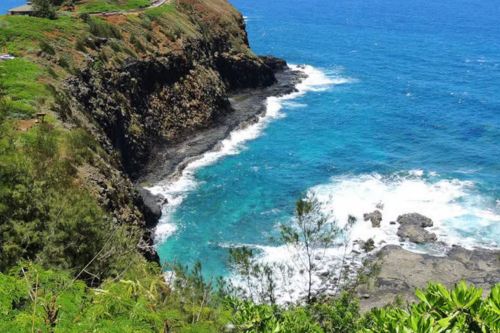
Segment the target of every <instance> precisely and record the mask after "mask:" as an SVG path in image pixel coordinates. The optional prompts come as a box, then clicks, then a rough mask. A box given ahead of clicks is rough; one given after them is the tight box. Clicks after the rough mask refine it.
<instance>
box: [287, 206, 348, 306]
mask: <svg viewBox="0 0 500 333" xmlns="http://www.w3.org/2000/svg"><path fill="white" fill-rule="evenodd" d="M321 208H322V207H321V205H320V203H319V201H318V200H317V199H316V198H315V197H313V196H312V197H308V198H305V199H301V200H299V201H297V203H296V206H295V218H294V219H293V224H292V225H281V240H282V241H283V242H284V243H285V244H287V245H289V246H290V247H292V249H294V253H295V257H296V259H297V260H296V261H295V262H296V263H297V265H298V266H299V272H300V273H302V272H305V274H306V288H305V289H306V302H307V303H311V302H312V301H313V299H314V291H313V284H314V278H315V275H316V273H317V272H318V270H319V267H318V265H317V264H316V262H315V261H317V260H321V259H322V258H323V257H324V254H325V250H326V249H329V248H332V247H333V246H334V245H335V241H336V239H337V237H338V236H339V235H340V233H341V232H342V230H341V229H339V228H338V227H337V225H336V224H335V222H334V221H332V219H331V217H330V216H328V215H326V214H325V213H324V212H323V211H322V209H321ZM327 274H328V275H330V273H327Z"/></svg>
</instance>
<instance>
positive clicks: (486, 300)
mask: <svg viewBox="0 0 500 333" xmlns="http://www.w3.org/2000/svg"><path fill="white" fill-rule="evenodd" d="M52 3H53V7H51V8H50V10H49V12H51V13H52V10H53V11H54V12H53V13H55V16H54V17H52V18H44V17H36V16H0V32H1V33H0V49H1V52H2V53H5V54H9V55H10V56H11V57H9V58H8V59H5V60H0V313H1V315H2V316H1V318H0V331H2V332H249V333H250V332H255V333H257V332H290V333H292V332H304V333H305V332H318V333H321V332H465V331H474V332H500V328H499V327H500V319H499V318H500V288H499V286H498V285H497V286H496V287H494V288H492V290H491V292H490V293H488V294H485V295H482V290H479V289H476V288H475V287H473V286H466V285H465V284H458V285H457V287H456V288H455V289H452V290H450V291H448V290H447V289H446V288H445V287H443V286H441V285H431V286H429V288H428V289H427V290H426V291H424V292H419V293H418V294H417V297H418V299H419V301H420V303H419V304H417V305H414V306H411V307H410V306H408V307H404V305H403V304H396V305H395V306H393V307H388V308H387V309H375V310H372V311H370V312H368V313H366V314H360V309H359V302H358V300H357V299H356V297H354V295H355V293H354V290H352V289H350V288H347V289H346V290H345V292H342V293H338V294H335V295H333V296H331V295H330V296H326V295H323V296H321V297H317V298H311V299H308V300H307V304H287V306H280V305H277V304H275V302H274V299H273V298H272V297H271V298H270V299H271V300H270V302H269V303H270V304H256V303H254V302H253V301H252V300H251V299H245V298H243V297H237V296H238V295H240V294H239V293H238V292H237V290H236V289H237V288H235V286H232V285H231V284H230V283H228V282H227V281H223V280H215V278H214V280H213V281H207V280H206V279H205V278H204V277H203V274H202V267H201V265H195V266H194V267H191V268H186V267H183V266H182V265H177V264H168V266H166V267H160V262H159V258H158V255H157V254H156V251H155V249H154V246H153V229H154V227H155V226H156V224H157V222H158V219H159V217H160V214H161V211H160V208H159V207H158V203H157V202H155V200H157V198H154V197H153V198H152V197H150V196H149V195H148V194H147V193H145V192H144V191H142V186H145V185H148V184H144V183H142V182H144V181H145V179H148V177H145V173H146V172H150V171H151V168H152V166H153V167H154V168H160V167H162V166H163V167H164V168H165V169H168V172H167V171H165V170H163V171H162V172H163V173H162V172H160V174H162V176H164V175H165V174H168V173H169V172H172V170H174V169H175V167H176V165H178V164H181V163H182V162H183V161H182V159H181V158H180V159H179V160H173V161H172V159H171V155H168V154H169V153H170V151H169V149H174V148H176V147H179V146H180V147H181V148H182V149H185V147H192V146H194V145H196V144H197V143H199V142H202V143H201V146H202V147H203V148H200V149H201V150H206V149H208V148H210V147H213V146H214V145H215V144H216V142H217V140H219V139H220V136H221V135H223V134H227V132H228V131H230V130H231V129H233V128H235V127H236V126H238V125H239V124H240V123H244V122H246V121H252V119H253V118H252V117H254V116H255V115H256V114H259V112H262V110H261V109H262V105H261V104H258V105H252V101H253V100H252V99H251V98H250V99H247V100H246V101H244V102H243V103H240V104H239V105H238V106H237V107H235V106H234V103H233V104H232V103H231V102H230V100H232V99H234V98H232V97H235V96H236V97H237V98H236V99H242V98H243V97H241V96H243V95H245V94H246V95H250V96H252V98H253V97H255V96H257V99H258V100H260V101H262V99H263V98H265V97H267V96H269V95H275V94H282V93H283V92H285V91H287V92H290V91H292V90H293V89H294V83H296V82H297V80H299V79H300V77H297V75H296V73H292V72H291V71H286V63H285V62H284V61H283V60H280V59H276V58H273V57H270V56H266V57H260V56H257V55H255V54H254V53H253V52H252V50H251V49H250V46H249V42H248V37H247V33H246V31H245V22H244V20H243V17H242V15H241V14H240V13H239V12H238V11H237V10H236V9H235V8H234V7H232V6H231V5H230V4H229V3H228V2H227V1H226V0H175V1H173V0H168V1H153V2H150V1H149V0H80V1H74V2H73V1H57V0H56V1H52ZM277 83H278V84H277ZM245 109H250V111H246V110H245ZM245 112H247V113H245ZM218 126H222V127H223V130H222V131H220V133H216V134H214V133H213V132H210V131H215V129H216V128H217V127H218ZM207 133H209V134H210V135H211V136H212V138H211V139H210V138H209V137H208V136H205V135H206V134H207ZM183 157H186V156H183ZM187 157H189V156H187ZM169 159H170V160H169ZM166 165H167V166H168V167H167V166H166ZM240 259H243V260H242V261H243V264H246V265H247V266H246V267H245V268H246V269H247V272H249V273H248V274H253V277H255V276H258V277H262V276H265V274H266V270H265V269H262V267H258V268H256V267H251V265H250V264H249V262H248V261H245V259H248V258H245V257H243V258H240ZM181 264H182V263H181ZM166 269H168V271H171V272H174V274H164V271H165V270H166ZM267 278H269V276H267ZM362 278H364V279H365V280H366V281H369V279H368V277H362ZM265 281H266V283H268V285H266V286H268V287H269V290H260V291H259V292H260V293H262V294H263V295H264V294H266V293H268V292H269V294H272V293H273V292H274V290H273V281H272V279H269V280H265ZM366 281H365V282H366ZM266 295H267V294H266ZM389 296H392V294H391V295H389ZM389 296H387V297H386V298H390V297H389ZM384 300H385V298H384Z"/></svg>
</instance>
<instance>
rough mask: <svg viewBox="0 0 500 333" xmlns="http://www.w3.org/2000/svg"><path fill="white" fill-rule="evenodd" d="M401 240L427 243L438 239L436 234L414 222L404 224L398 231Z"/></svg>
mask: <svg viewBox="0 0 500 333" xmlns="http://www.w3.org/2000/svg"><path fill="white" fill-rule="evenodd" d="M397 235H398V236H399V238H400V239H401V240H406V239H408V240H409V241H410V242H412V243H416V244H425V243H432V242H435V241H436V240H437V237H436V234H435V233H432V232H429V231H427V230H425V229H424V228H422V227H419V226H418V225H414V224H402V225H401V226H400V227H399V229H398V232H397Z"/></svg>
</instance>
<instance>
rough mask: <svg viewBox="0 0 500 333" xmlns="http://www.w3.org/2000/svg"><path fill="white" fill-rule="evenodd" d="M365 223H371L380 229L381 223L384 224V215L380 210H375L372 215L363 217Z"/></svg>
mask: <svg viewBox="0 0 500 333" xmlns="http://www.w3.org/2000/svg"><path fill="white" fill-rule="evenodd" d="M363 219H364V220H365V221H371V223H372V227H373V228H380V223H381V222H382V213H381V212H380V211H379V210H375V211H373V212H371V213H367V214H364V215H363Z"/></svg>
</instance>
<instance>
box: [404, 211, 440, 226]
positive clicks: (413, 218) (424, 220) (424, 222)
mask: <svg viewBox="0 0 500 333" xmlns="http://www.w3.org/2000/svg"><path fill="white" fill-rule="evenodd" d="M398 223H399V224H412V225H416V226H420V227H422V228H427V227H432V226H433V225H434V223H433V222H432V220H431V219H430V218H428V217H426V216H423V215H421V214H418V213H410V214H403V215H400V216H398Z"/></svg>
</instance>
